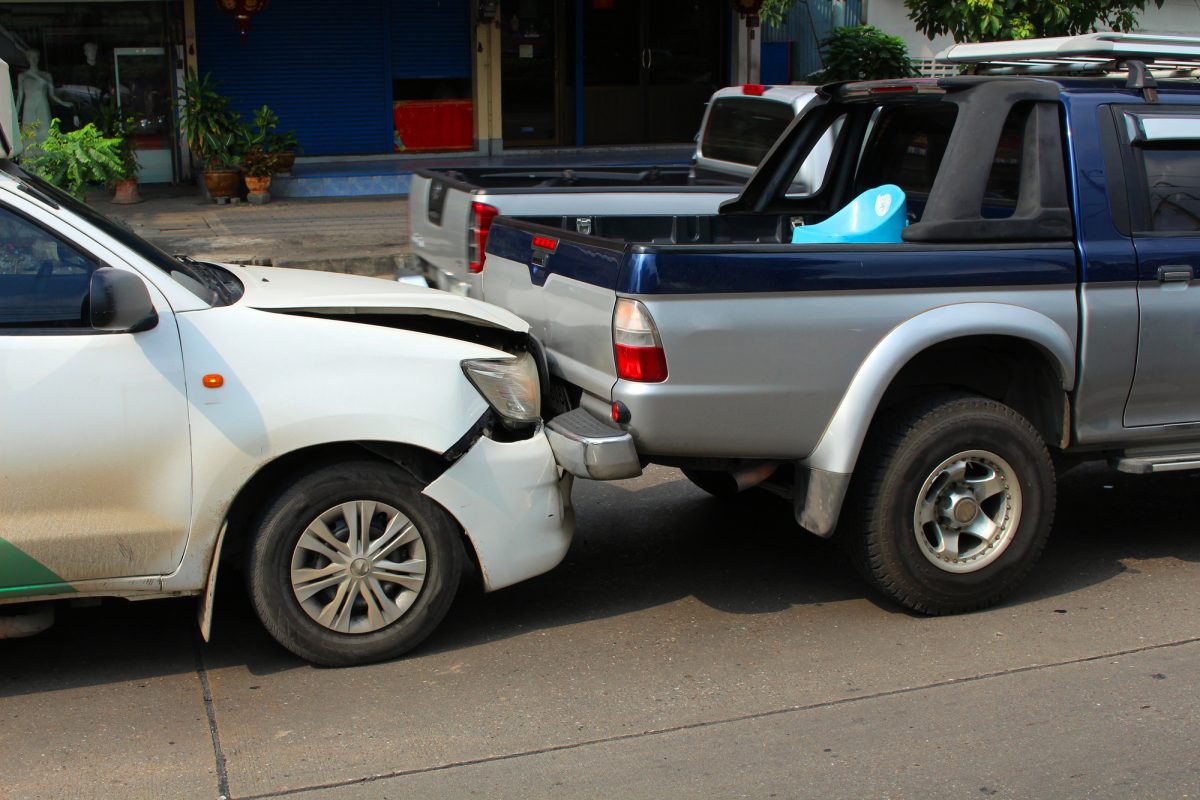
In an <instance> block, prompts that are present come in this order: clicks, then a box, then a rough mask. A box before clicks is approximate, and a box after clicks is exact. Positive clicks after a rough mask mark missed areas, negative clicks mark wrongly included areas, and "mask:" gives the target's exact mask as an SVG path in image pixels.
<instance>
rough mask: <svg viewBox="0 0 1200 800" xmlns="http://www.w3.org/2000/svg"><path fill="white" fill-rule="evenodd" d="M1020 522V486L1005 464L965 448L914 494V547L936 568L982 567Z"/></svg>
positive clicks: (1005, 544)
mask: <svg viewBox="0 0 1200 800" xmlns="http://www.w3.org/2000/svg"><path fill="white" fill-rule="evenodd" d="M1020 521H1021V486H1020V484H1019V483H1018V482H1017V476H1016V473H1015V472H1014V471H1013V468H1012V467H1011V466H1009V464H1008V462H1007V461H1005V460H1004V459H1002V458H1000V456H998V455H996V454H995V453H990V452H988V451H986V450H968V451H965V452H962V453H957V454H956V455H953V456H951V457H950V458H947V459H946V460H945V461H943V462H942V463H941V464H939V465H938V466H937V467H936V468H935V469H934V470H933V471H932V472H930V473H929V477H928V478H926V479H925V483H924V484H923V485H922V486H921V491H920V492H919V493H918V495H917V502H916V508H915V509H914V511H913V525H914V528H915V533H916V537H917V546H918V548H919V549H920V550H921V554H922V555H924V556H925V558H927V559H928V560H929V561H930V562H932V563H933V564H934V565H935V566H937V567H938V568H939V569H943V570H945V571H947V572H955V573H963V572H974V571H976V570H979V569H983V568H984V567H986V566H987V565H988V564H991V563H992V562H994V561H995V560H996V559H997V558H999V557H1000V555H1001V554H1002V553H1003V552H1004V551H1005V549H1006V548H1007V547H1008V545H1009V544H1010V543H1011V542H1012V539H1013V535H1014V534H1015V533H1016V530H1017V525H1018V524H1019V523H1020Z"/></svg>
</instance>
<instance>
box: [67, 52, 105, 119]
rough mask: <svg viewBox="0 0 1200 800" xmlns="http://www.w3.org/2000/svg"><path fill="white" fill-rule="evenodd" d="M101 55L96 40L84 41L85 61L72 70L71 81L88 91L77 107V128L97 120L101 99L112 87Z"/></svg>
mask: <svg viewBox="0 0 1200 800" xmlns="http://www.w3.org/2000/svg"><path fill="white" fill-rule="evenodd" d="M99 55H100V45H98V44H96V43H95V42H84V43H83V63H82V64H79V65H77V66H75V67H74V68H73V69H72V70H71V83H73V84H75V85H76V86H77V87H79V88H81V89H83V90H84V91H85V92H86V99H84V100H83V101H82V102H81V103H80V104H79V106H78V107H77V108H76V109H75V127H76V128H79V127H82V126H83V125H86V124H87V123H89V122H95V121H96V118H97V117H98V116H99V111H100V104H101V101H102V100H103V99H104V97H105V96H106V95H107V94H108V91H109V88H110V83H111V79H110V78H109V72H108V69H107V68H106V67H105V65H104V64H103V63H101V62H100V61H99Z"/></svg>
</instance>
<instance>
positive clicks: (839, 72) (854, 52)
mask: <svg viewBox="0 0 1200 800" xmlns="http://www.w3.org/2000/svg"><path fill="white" fill-rule="evenodd" d="M821 55H822V59H823V61H824V63H825V69H823V70H821V71H820V72H818V73H814V74H813V75H812V76H810V79H811V80H812V81H813V82H814V83H828V82H830V81H858V80H863V81H869V80H878V79H881V78H907V77H910V76H912V75H915V74H916V71H915V70H913V67H912V62H911V61H910V60H909V58H908V47H907V45H905V44H904V40H903V39H901V38H900V37H899V36H889V35H888V34H886V33H884V32H883V31H881V30H879V29H878V28H876V27H874V26H872V25H854V26H851V27H847V28H834V29H833V33H831V34H830V35H829V38H828V39H826V40H825V41H824V42H822V43H821Z"/></svg>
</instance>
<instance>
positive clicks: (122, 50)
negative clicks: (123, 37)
mask: <svg viewBox="0 0 1200 800" xmlns="http://www.w3.org/2000/svg"><path fill="white" fill-rule="evenodd" d="M169 76H170V66H169V65H168V64H167V56H166V51H165V50H164V49H163V48H161V47H115V48H113V80H114V82H115V83H116V94H117V105H118V107H119V108H120V110H121V115H122V116H123V117H133V119H134V120H135V121H136V123H137V126H138V131H137V133H136V134H135V137H134V138H135V140H136V142H137V160H138V163H139V164H141V167H142V169H141V173H140V174H139V175H138V179H139V180H140V181H141V182H142V183H170V182H171V181H172V180H173V178H174V169H173V165H174V156H173V154H174V148H173V147H172V142H171V118H170V98H171V88H170V84H169Z"/></svg>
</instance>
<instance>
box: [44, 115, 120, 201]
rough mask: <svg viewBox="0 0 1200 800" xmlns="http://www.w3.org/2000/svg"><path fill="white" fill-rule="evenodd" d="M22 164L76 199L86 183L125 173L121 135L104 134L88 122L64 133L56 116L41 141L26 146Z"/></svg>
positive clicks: (85, 187) (82, 194) (97, 182)
mask: <svg viewBox="0 0 1200 800" xmlns="http://www.w3.org/2000/svg"><path fill="white" fill-rule="evenodd" d="M31 138H32V137H31ZM21 165H22V166H23V167H25V168H26V169H28V170H29V171H30V172H32V173H33V174H35V175H37V176H38V177H40V178H42V179H43V180H45V181H47V182H48V183H51V184H53V185H55V186H57V187H59V188H60V189H64V190H65V191H67V192H69V193H70V194H71V195H72V196H74V197H76V198H78V199H79V200H83V199H84V192H85V191H86V190H87V187H88V186H90V185H92V184H103V183H108V182H110V181H115V180H119V179H120V178H122V177H123V176H124V174H125V167H124V165H123V164H122V162H121V139H120V138H108V137H106V136H105V135H104V134H102V133H101V132H100V131H99V130H97V129H96V126H95V125H93V124H91V123H90V122H89V123H88V124H87V125H85V126H83V127H82V128H80V129H79V130H77V131H71V132H70V133H63V132H62V131H61V130H59V127H58V120H57V119H52V120H50V130H49V132H48V133H47V135H46V138H45V139H44V140H42V141H41V142H38V143H36V144H30V145H29V146H27V147H26V148H25V153H24V155H23V156H22V157H21Z"/></svg>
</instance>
